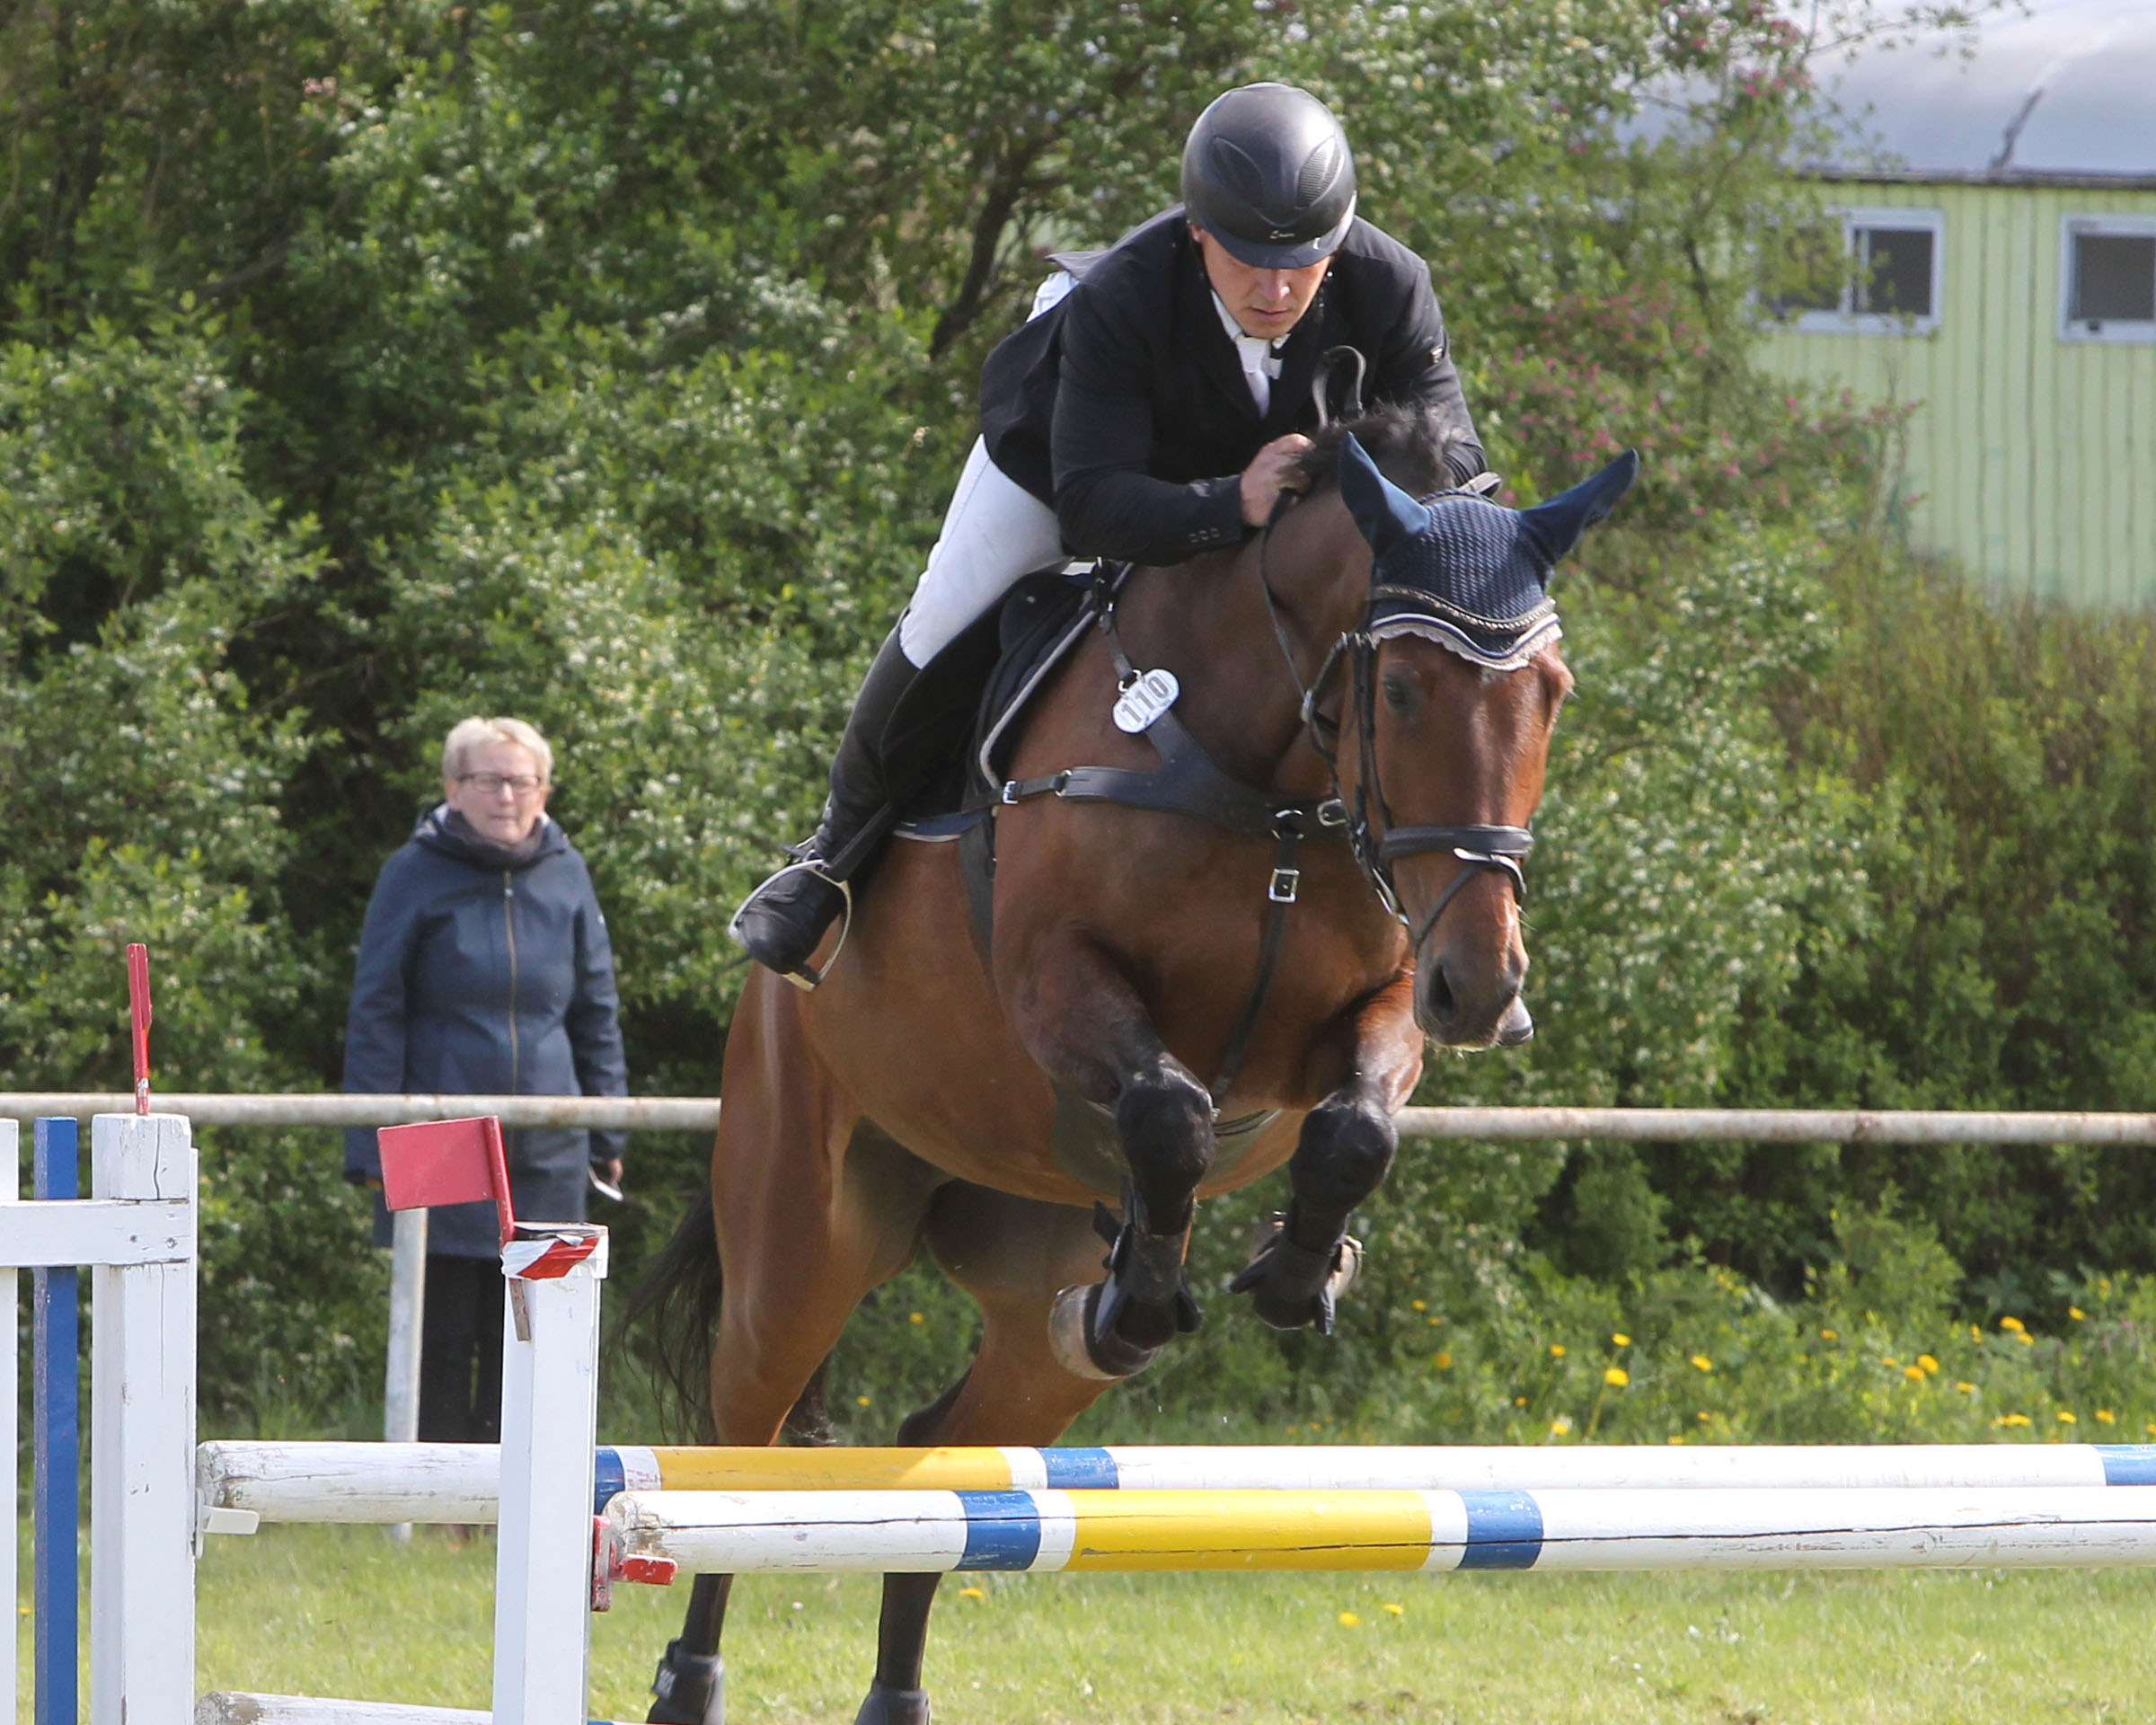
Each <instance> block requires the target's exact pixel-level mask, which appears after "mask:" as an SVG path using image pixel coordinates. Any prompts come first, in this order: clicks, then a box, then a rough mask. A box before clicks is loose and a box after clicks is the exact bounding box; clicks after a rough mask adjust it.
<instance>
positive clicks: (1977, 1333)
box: [1969, 1323, 1984, 1341]
mask: <svg viewBox="0 0 2156 1725" xmlns="http://www.w3.org/2000/svg"><path fill="white" fill-rule="evenodd" d="M1969 1340H1971V1341H1982V1340H1984V1331H1981V1330H1979V1329H1978V1328H1977V1327H1976V1326H1975V1324H1973V1323H1972V1324H1971V1325H1970V1326H1969Z"/></svg>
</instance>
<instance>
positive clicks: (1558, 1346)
mask: <svg viewBox="0 0 2156 1725" xmlns="http://www.w3.org/2000/svg"><path fill="white" fill-rule="evenodd" d="M1564 1357H1565V1344H1564V1343H1563V1342H1561V1341H1553V1342H1551V1344H1550V1358H1552V1359H1562V1358H1564Z"/></svg>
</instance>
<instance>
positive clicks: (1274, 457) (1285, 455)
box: [1242, 431, 1310, 527]
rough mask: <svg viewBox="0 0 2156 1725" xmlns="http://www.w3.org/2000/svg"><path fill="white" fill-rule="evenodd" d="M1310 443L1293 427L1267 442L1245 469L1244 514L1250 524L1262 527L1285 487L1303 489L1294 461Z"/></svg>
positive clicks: (1243, 478) (1243, 472) (1270, 516)
mask: <svg viewBox="0 0 2156 1725" xmlns="http://www.w3.org/2000/svg"><path fill="white" fill-rule="evenodd" d="M1309 447H1310V439H1309V438H1306V437H1304V436H1303V434H1302V433H1301V432H1299V431H1290V432H1289V433H1288V434H1287V435H1286V437H1285V438H1274V439H1273V440H1272V441H1271V442H1270V443H1268V444H1267V445H1266V446H1265V447H1264V448H1262V449H1260V450H1259V452H1258V453H1257V455H1256V456H1254V457H1252V459H1251V461H1250V465H1249V466H1248V467H1245V468H1244V469H1243V470H1242V518H1243V519H1244V520H1245V521H1247V522H1248V523H1250V526H1253V527H1262V526H1264V525H1265V524H1266V523H1267V522H1268V521H1269V520H1270V519H1271V518H1272V514H1273V503H1274V500H1276V499H1277V498H1278V497H1279V495H1280V493H1281V492H1282V491H1301V490H1302V489H1303V481H1302V479H1301V477H1300V476H1299V475H1298V474H1297V473H1295V463H1296V461H1297V460H1299V459H1300V458H1301V456H1302V454H1303V451H1304V450H1305V449H1307V448H1309Z"/></svg>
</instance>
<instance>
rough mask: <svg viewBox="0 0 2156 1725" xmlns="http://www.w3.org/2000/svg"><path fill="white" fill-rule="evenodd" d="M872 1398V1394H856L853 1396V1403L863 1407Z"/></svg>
mask: <svg viewBox="0 0 2156 1725" xmlns="http://www.w3.org/2000/svg"><path fill="white" fill-rule="evenodd" d="M874 1399H875V1398H874V1397H872V1396H866V1395H857V1396H855V1397H854V1398H853V1405H854V1406H855V1407H857V1408H865V1407H867V1406H868V1405H869V1403H870V1402H871V1401H873V1400H874Z"/></svg>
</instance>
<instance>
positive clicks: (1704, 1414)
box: [1699, 1408, 1714, 1426]
mask: <svg viewBox="0 0 2156 1725" xmlns="http://www.w3.org/2000/svg"><path fill="white" fill-rule="evenodd" d="M1699 1421H1700V1423H1701V1425H1702V1426H1705V1425H1710V1424H1712V1423H1713V1421H1714V1416H1713V1415H1712V1414H1711V1413H1709V1412H1708V1411H1707V1410H1706V1409H1704V1408H1701V1410H1700V1411H1699Z"/></svg>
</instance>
